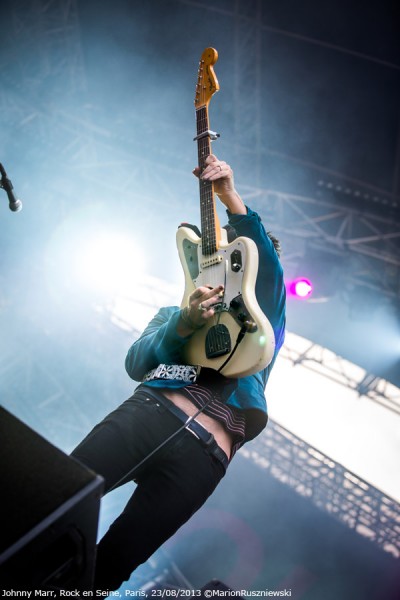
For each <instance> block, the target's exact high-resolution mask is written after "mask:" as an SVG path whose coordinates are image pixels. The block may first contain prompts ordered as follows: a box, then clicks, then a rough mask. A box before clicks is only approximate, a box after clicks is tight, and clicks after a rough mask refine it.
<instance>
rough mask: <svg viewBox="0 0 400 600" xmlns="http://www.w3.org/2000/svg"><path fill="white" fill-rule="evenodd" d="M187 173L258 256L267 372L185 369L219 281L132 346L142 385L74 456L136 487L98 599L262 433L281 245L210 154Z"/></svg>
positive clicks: (164, 313)
mask: <svg viewBox="0 0 400 600" xmlns="http://www.w3.org/2000/svg"><path fill="white" fill-rule="evenodd" d="M193 173H194V174H195V175H196V176H197V177H200V178H202V179H204V180H209V181H212V182H213V183H214V190H215V193H216V194H217V195H218V197H219V199H220V200H221V202H222V203H223V204H224V205H225V207H226V209H227V214H228V220H229V223H230V225H231V226H232V227H234V228H235V230H236V233H237V234H238V235H241V236H246V237H249V238H252V239H253V240H254V242H255V243H256V245H257V247H258V252H259V270H258V278H257V284H256V296H257V300H258V303H259V305H260V307H261V309H262V311H263V313H264V314H265V315H266V316H267V318H268V320H269V321H270V323H271V325H272V327H273V330H274V335H275V344H276V345H275V353H274V356H273V359H272V361H271V363H270V364H269V365H268V367H267V368H265V369H264V370H263V371H261V372H259V373H256V374H254V375H250V376H246V377H243V378H240V379H237V380H233V379H226V378H224V377H223V376H222V375H220V374H219V373H217V372H216V371H213V370H212V369H201V370H200V373H199V372H198V369H197V368H196V367H194V366H192V365H182V359H181V350H182V348H183V347H184V344H185V342H186V340H188V339H189V338H190V336H191V335H193V333H194V331H196V330H197V329H198V328H200V327H202V326H203V325H204V324H205V323H206V322H207V320H208V319H210V318H212V316H213V314H214V309H213V305H214V304H215V303H217V302H218V301H219V299H220V295H221V292H222V291H223V285H222V282H221V283H220V284H219V285H217V286H216V287H213V288H211V286H210V287H209V286H204V287H199V288H197V289H195V290H194V292H193V293H192V294H191V295H190V298H189V304H188V306H187V307H186V308H184V309H183V310H180V309H179V308H178V307H176V306H175V307H166V308H162V309H161V310H160V311H159V312H158V314H157V315H156V316H155V317H154V319H153V320H152V321H151V322H150V323H149V324H148V326H147V327H146V329H145V330H144V332H143V334H142V335H141V337H140V338H139V339H138V340H137V341H136V342H134V344H133V345H132V346H131V348H130V350H129V352H128V355H127V357H126V369H127V372H128V374H129V375H130V377H131V378H132V379H134V380H136V381H141V382H142V383H141V384H140V385H139V386H138V388H137V389H136V391H135V393H134V395H133V396H132V397H131V398H130V399H129V400H127V401H126V402H124V403H123V404H122V405H121V406H120V407H119V408H117V409H116V410H115V411H113V412H112V413H111V414H110V415H108V416H107V417H106V418H105V419H104V420H103V421H102V422H101V423H99V424H98V425H97V426H96V427H95V428H94V430H93V431H92V432H91V433H89V435H88V436H87V437H86V438H85V439H84V440H83V441H82V442H81V444H80V445H79V446H78V447H77V448H76V449H75V451H74V452H73V456H74V457H75V458H77V459H78V460H80V461H81V462H82V463H84V464H85V465H87V466H88V467H89V468H91V469H93V470H94V471H96V472H97V473H99V474H100V475H102V476H103V477H104V479H105V491H106V492H108V491H110V489H113V488H115V487H117V486H118V485H121V484H122V483H125V482H127V481H129V480H132V479H133V480H134V481H135V482H136V483H137V487H136V488H135V491H134V493H133V495H132V497H131V499H130V500H129V502H128V504H127V505H126V507H125V509H124V511H123V512H122V513H121V515H120V516H119V517H118V518H117V519H116V520H115V521H114V523H113V524H112V525H111V527H110V529H109V530H108V532H107V533H106V534H105V536H104V537H103V538H102V540H101V541H100V543H99V545H98V553H97V564H96V573H95V583H94V590H116V589H118V588H119V587H120V585H121V584H122V583H123V581H125V580H128V579H129V577H130V574H131V572H132V571H133V570H134V569H136V568H137V567H138V566H139V565H140V564H141V563H143V562H145V561H146V560H147V559H148V558H149V557H150V556H151V555H152V554H153V553H154V552H155V551H156V550H157V549H158V548H159V547H160V546H161V545H162V544H163V543H164V542H165V541H166V540H167V539H168V538H169V537H170V536H172V535H173V534H174V533H175V532H176V531H177V529H178V528H179V527H180V526H181V525H183V523H185V521H187V520H188V519H189V518H190V516H191V515H192V514H193V513H194V512H195V511H197V510H198V509H199V508H200V507H201V506H202V505H203V503H204V502H205V501H206V499H207V498H208V496H209V495H210V494H211V493H212V492H213V491H214V489H215V488H216V486H217V484H218V483H219V481H220V480H221V479H222V477H223V476H224V474H225V472H226V468H227V466H228V464H229V462H230V460H231V459H232V457H233V455H234V453H235V452H236V450H237V449H238V448H239V447H240V446H241V445H242V444H244V443H245V442H246V441H249V440H251V439H252V438H254V437H255V436H257V435H258V434H259V433H260V432H261V431H262V430H263V429H264V427H265V426H266V424H267V418H268V417H267V407H266V401H265V396H264V387H265V385H266V383H267V380H268V377H269V374H270V371H271V369H272V366H273V364H274V362H275V358H276V356H277V353H278V351H279V349H280V347H281V346H282V343H283V339H284V328H285V287H284V282H283V272H282V267H281V264H280V261H279V243H278V241H277V240H276V239H275V238H273V236H271V235H270V234H267V233H266V231H265V229H264V227H263V225H262V223H261V220H260V217H259V216H258V215H257V214H256V213H255V212H254V211H252V210H251V209H250V208H247V207H246V206H245V205H244V203H243V201H242V199H241V198H240V196H239V194H238V193H237V191H236V190H235V186H234V179H233V172H232V169H231V168H230V166H229V165H228V164H226V162H224V161H221V160H219V159H218V158H217V157H216V156H214V155H212V154H211V155H210V156H208V157H207V159H206V167H205V169H204V170H203V172H200V169H199V168H197V169H195V170H194V171H193ZM190 417H195V420H194V419H193V420H190V419H189V418H190ZM188 419H189V422H188ZM185 423H186V426H185Z"/></svg>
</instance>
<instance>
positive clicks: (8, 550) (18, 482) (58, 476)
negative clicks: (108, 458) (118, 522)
mask: <svg viewBox="0 0 400 600" xmlns="http://www.w3.org/2000/svg"><path fill="white" fill-rule="evenodd" d="M102 486H103V480H102V478H101V477H99V476H97V475H96V474H95V473H93V472H92V471H90V470H89V469H86V468H85V467H84V466H82V465H81V464H79V463H78V462H77V461H75V460H74V459H72V458H70V457H68V456H67V455H66V454H64V453H63V452H61V450H59V449H57V448H55V447H54V446H52V445H51V444H50V443H49V442H47V441H46V440H45V439H44V438H43V437H41V436H40V435H38V434H37V433H35V432H34V431H33V430H32V429H30V428H29V427H27V426H26V425H24V423H22V422H21V421H19V420H18V419H17V418H16V417H14V416H13V415H11V414H10V413H9V412H8V411H6V410H5V409H4V408H2V407H0V583H1V589H3V590H9V589H10V590H36V589H38V590H59V589H64V590H70V589H71V590H72V589H77V590H79V591H83V590H90V589H91V585H92V580H93V571H94V565H95V547H96V536H97V525H98V516H99V507H100V497H101V492H102Z"/></svg>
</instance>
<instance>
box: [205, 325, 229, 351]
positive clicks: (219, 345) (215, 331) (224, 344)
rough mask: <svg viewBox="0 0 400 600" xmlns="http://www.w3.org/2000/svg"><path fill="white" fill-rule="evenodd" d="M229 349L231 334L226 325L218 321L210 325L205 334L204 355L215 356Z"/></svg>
mask: <svg viewBox="0 0 400 600" xmlns="http://www.w3.org/2000/svg"><path fill="white" fill-rule="evenodd" d="M230 351H231V336H230V334H229V329H228V328H227V327H226V325H223V324H222V323H220V324H219V325H214V326H213V327H211V328H210V329H209V330H208V332H207V335H206V356H207V358H217V357H218V356H224V354H229V352H230Z"/></svg>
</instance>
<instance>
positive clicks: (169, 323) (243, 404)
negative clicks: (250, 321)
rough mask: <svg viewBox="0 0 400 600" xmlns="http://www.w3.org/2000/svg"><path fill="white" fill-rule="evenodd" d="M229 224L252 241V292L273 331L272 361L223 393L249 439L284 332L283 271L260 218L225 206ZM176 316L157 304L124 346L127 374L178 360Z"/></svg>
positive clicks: (259, 423) (137, 375)
mask: <svg viewBox="0 0 400 600" xmlns="http://www.w3.org/2000/svg"><path fill="white" fill-rule="evenodd" d="M227 214H228V218H229V224H230V225H231V226H232V227H234V228H235V230H236V233H237V235H238V236H245V237H249V238H251V239H252V240H254V242H255V243H256V244H257V247H258V252H259V268H258V276H257V283H256V297H257V301H258V303H259V305H260V308H261V310H262V311H263V313H264V314H265V315H266V317H267V318H268V320H269V321H270V323H271V325H272V328H273V330H274V334H275V343H276V346H275V353H274V357H273V359H272V361H271V363H270V364H269V365H268V366H267V367H266V368H265V369H263V370H262V371H260V372H258V373H256V374H254V375H249V376H247V377H242V378H240V379H236V380H231V384H228V385H227V386H225V388H224V389H223V392H222V397H223V400H224V401H225V402H226V403H227V404H228V405H229V406H232V407H234V408H237V409H239V410H242V411H244V414H245V419H246V438H245V440H246V441H248V440H250V439H252V438H254V437H255V436H256V435H258V434H259V433H260V431H261V430H262V429H263V428H264V427H265V425H266V424H267V419H268V417H267V403H266V399H265V394H264V389H265V386H266V384H267V381H268V378H269V375H270V373H271V369H272V367H273V365H274V362H275V359H276V356H277V354H278V352H279V349H280V348H281V346H282V344H283V341H284V335H285V306H286V305H285V299H286V294H285V285H284V281H283V270H282V266H281V263H280V261H279V258H278V255H277V253H276V251H275V248H274V245H273V243H272V241H271V240H270V238H269V237H268V235H267V232H266V231H265V229H264V226H263V224H262V222H261V219H260V217H259V216H258V214H257V213H256V212H254V211H253V210H251V209H250V208H248V209H247V215H233V214H231V213H229V211H227ZM179 315H180V310H179V307H177V306H169V307H165V308H161V309H160V311H159V312H158V314H157V315H156V316H155V317H154V318H153V319H152V320H151V321H150V323H149V324H148V325H147V327H146V329H145V330H144V332H143V333H142V335H141V336H140V338H139V339H138V340H136V342H134V344H133V345H132V346H131V348H130V349H129V351H128V354H127V357H126V361H125V367H126V370H127V372H128V374H129V376H130V377H131V378H132V379H134V380H135V381H141V380H142V379H143V377H144V375H145V374H146V373H147V372H148V371H150V370H151V369H154V368H155V367H157V366H158V365H159V364H162V363H165V364H182V362H183V361H182V358H181V350H182V348H183V346H184V344H185V342H186V339H187V338H183V337H181V336H179V335H178V333H177V332H176V327H177V323H178V319H179ZM146 385H149V386H154V387H157V386H158V387H171V388H179V387H183V386H185V383H184V382H182V381H175V380H173V381H171V380H153V381H150V382H146Z"/></svg>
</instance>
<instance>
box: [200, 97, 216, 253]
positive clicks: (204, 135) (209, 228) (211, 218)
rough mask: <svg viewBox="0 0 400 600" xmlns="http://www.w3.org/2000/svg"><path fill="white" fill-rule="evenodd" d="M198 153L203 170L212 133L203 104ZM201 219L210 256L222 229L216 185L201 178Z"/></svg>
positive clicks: (204, 240) (203, 246) (202, 231)
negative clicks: (217, 204) (216, 201)
mask: <svg viewBox="0 0 400 600" xmlns="http://www.w3.org/2000/svg"><path fill="white" fill-rule="evenodd" d="M196 129H197V154H198V164H199V167H200V169H201V171H203V169H204V168H205V167H206V158H207V156H209V155H210V154H211V137H210V136H211V135H213V134H212V133H211V132H210V127H209V120H208V107H207V106H201V107H200V108H198V109H197V110H196ZM199 189H200V220H201V242H202V254H203V255H205V256H209V255H210V254H213V253H214V252H216V251H217V249H218V244H219V241H220V229H219V222H218V215H217V211H216V206H215V198H214V185H213V183H212V182H211V181H203V180H202V179H200V180H199Z"/></svg>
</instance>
